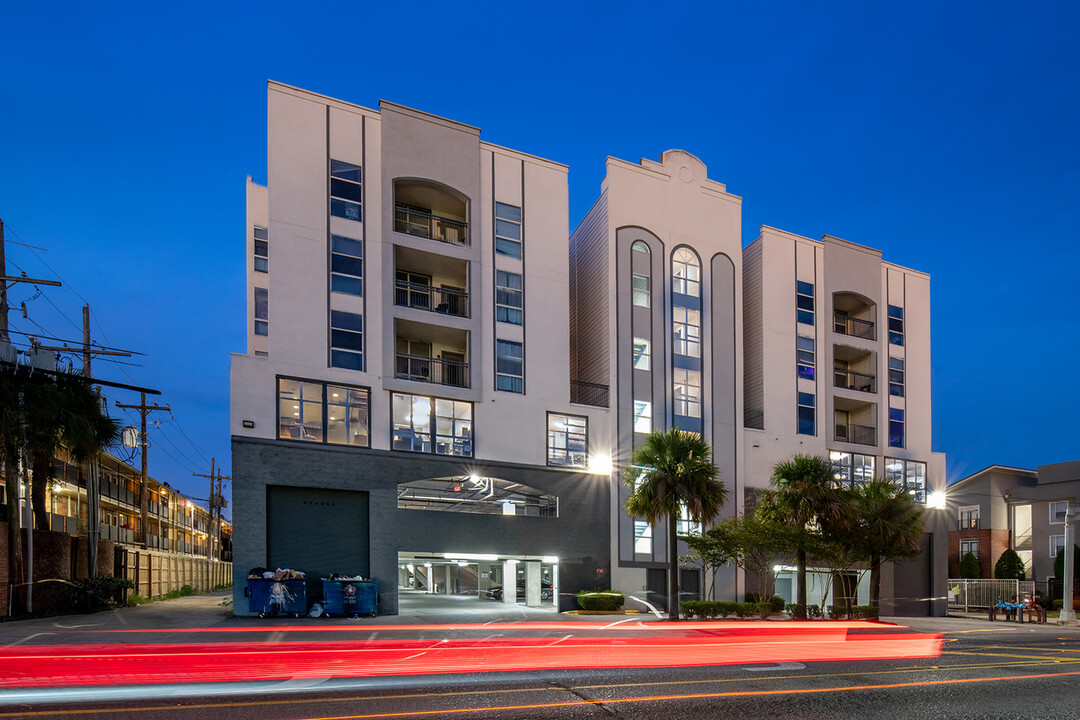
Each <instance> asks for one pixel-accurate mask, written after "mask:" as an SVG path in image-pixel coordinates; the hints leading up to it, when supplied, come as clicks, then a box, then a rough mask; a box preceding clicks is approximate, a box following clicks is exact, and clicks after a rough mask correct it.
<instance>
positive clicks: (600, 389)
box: [570, 380, 608, 408]
mask: <svg viewBox="0 0 1080 720" xmlns="http://www.w3.org/2000/svg"><path fill="white" fill-rule="evenodd" d="M570 402H572V403H577V404H579V405H594V406H596V407H605V408H606V407H608V386H607V385H601V384H599V383H591V382H583V381H581V380H571V381H570Z"/></svg>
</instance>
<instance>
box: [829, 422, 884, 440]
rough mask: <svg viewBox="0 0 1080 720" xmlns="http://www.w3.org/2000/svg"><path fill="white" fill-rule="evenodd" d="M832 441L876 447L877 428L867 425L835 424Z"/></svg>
mask: <svg viewBox="0 0 1080 720" xmlns="http://www.w3.org/2000/svg"><path fill="white" fill-rule="evenodd" d="M833 439H834V440H839V441H840V442H849V443H855V444H856V445H877V428H874V427H870V426H868V425H854V424H850V423H836V432H835V434H834V436H833Z"/></svg>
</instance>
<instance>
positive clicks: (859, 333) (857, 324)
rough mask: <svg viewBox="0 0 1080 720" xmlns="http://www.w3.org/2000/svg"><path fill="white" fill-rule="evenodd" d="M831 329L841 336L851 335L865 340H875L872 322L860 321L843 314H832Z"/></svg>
mask: <svg viewBox="0 0 1080 720" xmlns="http://www.w3.org/2000/svg"><path fill="white" fill-rule="evenodd" d="M833 329H834V330H835V331H836V332H838V333H840V334H841V335H851V336H852V337H858V338H865V339H867V340H874V339H875V338H876V334H875V332H874V322H873V321H872V320H862V319H860V318H856V317H851V316H850V315H844V314H843V313H833Z"/></svg>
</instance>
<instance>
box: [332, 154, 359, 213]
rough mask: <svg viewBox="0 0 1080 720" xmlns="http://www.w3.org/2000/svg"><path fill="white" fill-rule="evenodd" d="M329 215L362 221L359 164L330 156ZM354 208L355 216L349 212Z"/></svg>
mask: <svg viewBox="0 0 1080 720" xmlns="http://www.w3.org/2000/svg"><path fill="white" fill-rule="evenodd" d="M329 187H330V215H331V216H332V217H339V218H342V219H344V220H353V221H355V222H363V221H364V208H363V204H364V170H363V168H362V167H361V166H359V165H354V164H353V163H350V162H346V161H344V160H335V159H334V158H330V178H329ZM350 210H354V212H355V217H353V215H352V214H350V212H349V211H350Z"/></svg>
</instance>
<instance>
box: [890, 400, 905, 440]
mask: <svg viewBox="0 0 1080 720" xmlns="http://www.w3.org/2000/svg"><path fill="white" fill-rule="evenodd" d="M889 447H898V448H902V447H904V411H903V409H901V408H889Z"/></svg>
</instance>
